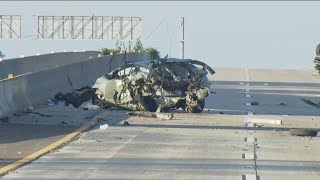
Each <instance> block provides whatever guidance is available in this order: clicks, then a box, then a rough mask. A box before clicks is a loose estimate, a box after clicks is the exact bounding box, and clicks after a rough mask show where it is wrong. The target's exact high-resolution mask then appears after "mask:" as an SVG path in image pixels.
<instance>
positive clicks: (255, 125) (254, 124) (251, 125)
mask: <svg viewBox="0 0 320 180" xmlns="http://www.w3.org/2000/svg"><path fill="white" fill-rule="evenodd" d="M246 126H247V127H257V124H256V123H253V122H248V123H246Z"/></svg>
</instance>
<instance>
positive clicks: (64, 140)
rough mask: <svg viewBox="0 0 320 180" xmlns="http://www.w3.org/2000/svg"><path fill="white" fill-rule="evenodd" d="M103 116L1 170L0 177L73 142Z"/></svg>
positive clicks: (99, 115) (100, 115)
mask: <svg viewBox="0 0 320 180" xmlns="http://www.w3.org/2000/svg"><path fill="white" fill-rule="evenodd" d="M102 115H104V113H100V114H98V115H97V116H95V117H94V118H93V119H91V120H90V121H89V122H87V123H86V124H84V125H83V126H82V127H80V128H79V129H77V130H75V131H74V132H73V133H70V134H68V135H67V136H65V137H64V138H62V139H60V140H59V141H56V142H54V143H52V144H50V145H49V146H47V147H45V148H43V149H41V150H39V151H37V152H35V153H33V154H31V155H29V156H27V157H25V158H23V159H21V160H19V161H17V162H14V163H11V164H9V165H7V166H5V167H3V168H1V169H0V175H4V174H6V173H8V172H9V171H12V170H15V169H17V168H18V167H21V166H23V165H24V164H26V163H29V162H31V161H33V160H35V159H36V158H38V157H40V156H42V155H44V154H46V153H48V152H50V151H52V150H54V149H56V148H58V147H59V146H61V145H63V144H65V143H67V142H69V141H71V140H72V139H73V138H75V137H76V136H78V135H79V134H80V133H82V132H83V131H85V130H87V129H89V128H90V127H92V126H93V125H95V124H97V123H98V121H99V117H102Z"/></svg>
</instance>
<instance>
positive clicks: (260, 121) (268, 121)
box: [244, 118, 282, 124]
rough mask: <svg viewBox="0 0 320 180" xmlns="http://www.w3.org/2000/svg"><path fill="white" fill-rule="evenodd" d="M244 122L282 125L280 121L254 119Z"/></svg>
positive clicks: (247, 119)
mask: <svg viewBox="0 0 320 180" xmlns="http://www.w3.org/2000/svg"><path fill="white" fill-rule="evenodd" d="M244 122H247V123H249V122H252V123H262V124H282V120H279V119H255V118H246V119H245V120H244Z"/></svg>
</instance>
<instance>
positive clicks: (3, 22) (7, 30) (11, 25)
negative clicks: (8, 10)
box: [0, 15, 21, 39]
mask: <svg viewBox="0 0 320 180" xmlns="http://www.w3.org/2000/svg"><path fill="white" fill-rule="evenodd" d="M0 38H8V39H20V38H21V16H19V15H0Z"/></svg>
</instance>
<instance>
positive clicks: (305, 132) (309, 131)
mask: <svg viewBox="0 0 320 180" xmlns="http://www.w3.org/2000/svg"><path fill="white" fill-rule="evenodd" d="M290 134H291V135H292V136H317V135H318V132H317V131H316V130H312V129H290Z"/></svg>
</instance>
